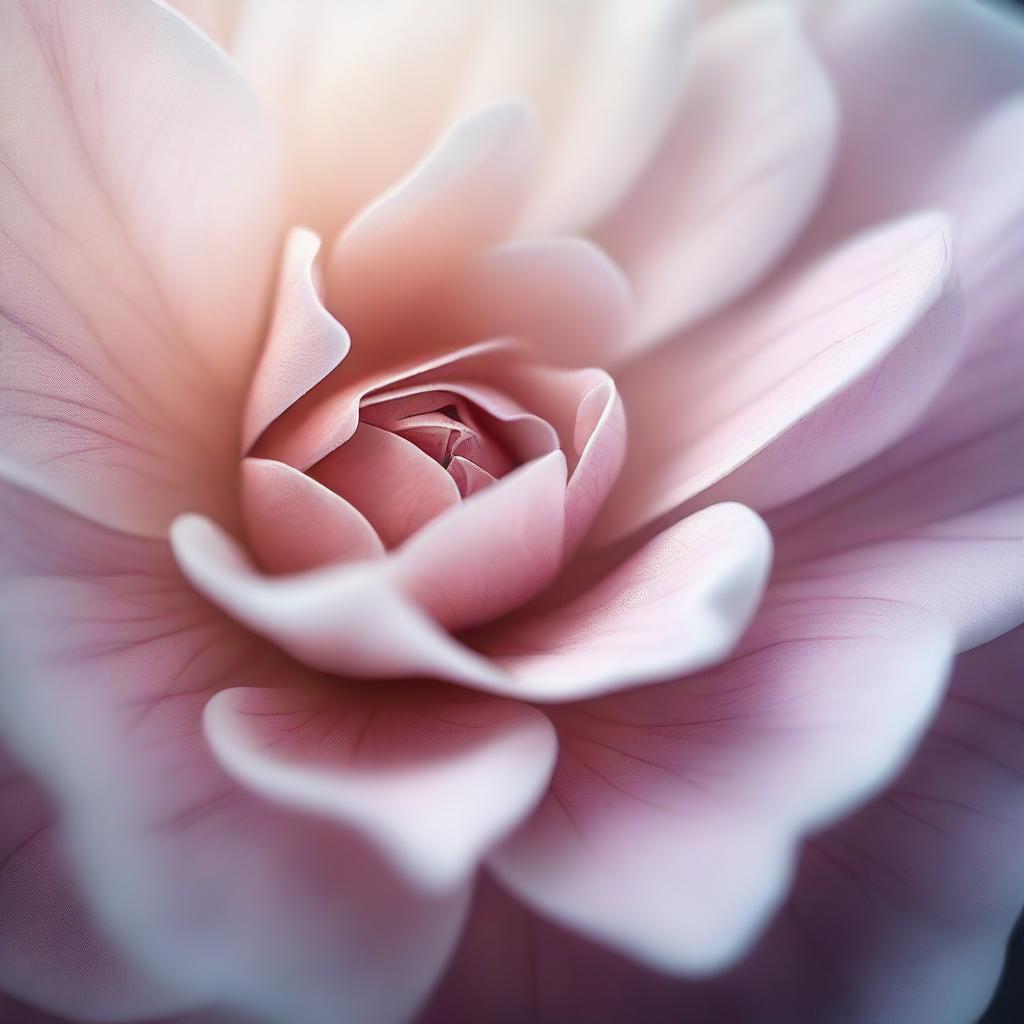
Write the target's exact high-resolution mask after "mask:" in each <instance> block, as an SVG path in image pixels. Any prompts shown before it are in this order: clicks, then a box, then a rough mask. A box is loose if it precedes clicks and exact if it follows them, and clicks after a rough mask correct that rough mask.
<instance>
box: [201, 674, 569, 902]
mask: <svg viewBox="0 0 1024 1024" xmlns="http://www.w3.org/2000/svg"><path fill="white" fill-rule="evenodd" d="M205 722H206V733H207V736H208V737H209V739H210V742H211V744H212V746H213V749H214V751H215V753H216V754H217V756H218V758H219V759H220V761H221V763H222V764H223V765H224V766H225V768H226V769H227V770H228V772H229V773H230V774H232V775H233V776H234V777H235V778H237V779H239V781H241V782H242V783H243V784H245V785H247V786H249V787H251V788H253V789H254V790H255V791H256V792H258V793H262V794H264V795H265V796H267V797H269V798H271V799H273V800H276V801H278V802H281V803H283V804H285V805H287V806H290V807H295V808H297V809H300V810H306V811H311V812H313V813H316V814H319V815H322V816H325V817H327V818H335V819H338V820H340V821H342V822H344V823H347V824H350V825H354V826H355V827H356V828H358V829H359V830H360V831H362V832H365V833H367V834H368V835H369V836H370V837H371V838H372V839H373V840H374V841H375V842H376V843H378V844H379V845H380V846H381V848H382V849H383V851H384V852H385V853H386V855H387V856H388V857H389V858H390V859H391V860H392V862H393V863H394V864H395V865H396V867H398V868H399V869H400V870H401V871H402V872H403V873H404V874H405V875H407V876H409V877H410V878H411V879H412V881H413V882H414V883H415V884H416V885H417V886H418V887H421V888H424V889H427V890H432V891H437V890H441V891H443V890H445V889H450V888H452V887H453V886H457V885H460V884H462V883H464V882H465V881H466V879H467V877H469V876H470V875H471V874H472V872H473V870H474V868H475V867H476V864H477V861H478V860H479V857H480V855H481V854H482V853H483V852H484V851H485V850H486V849H487V848H488V847H489V846H490V845H492V844H493V843H494V842H495V841H496V840H497V839H499V838H501V837H502V836H503V835H504V834H505V833H506V832H507V831H508V830H509V829H510V828H511V827H512V826H513V825H514V824H516V823H518V821H519V820H520V819H521V818H522V816H523V815H524V814H525V813H526V812H527V811H528V810H529V809H530V808H532V806H533V804H534V803H535V802H536V800H537V798H538V797H539V796H540V795H541V793H542V791H543V789H544V787H545V786H546V784H547V782H548V779H549V778H550V776H551V769H552V768H553V767H554V762H555V755H556V747H555V734H554V730H553V728H552V726H551V723H550V722H549V721H548V720H547V718H545V717H544V715H542V714H541V713H540V712H539V711H536V710H534V709H532V708H529V707H527V706H526V705H525V704H514V703H512V702H510V701H497V700H479V699H475V698H471V699H469V700H467V699H466V697H465V696H464V695H463V696H460V695H459V694H458V693H455V694H452V693H446V692H436V691H434V690H432V689H431V688H430V687H429V686H427V685H426V684H422V683H420V684H410V685H408V686H394V685H391V686H389V687H388V689H387V690H386V691H385V690H381V689H376V691H375V692H374V693H370V692H368V691H366V690H365V689H364V690H359V689H356V688H354V687H346V686H344V684H340V683H333V684H328V685H325V686H322V687H317V688H303V689H299V688H294V687H290V688H288V689H281V690H256V689H233V690H225V691H222V692H221V693H220V694H218V695H217V696H216V697H215V698H214V699H213V700H212V701H211V702H210V704H208V705H207V708H206V718H205Z"/></svg>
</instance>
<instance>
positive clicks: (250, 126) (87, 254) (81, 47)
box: [0, 0, 277, 534]
mask: <svg viewBox="0 0 1024 1024" xmlns="http://www.w3.org/2000/svg"><path fill="white" fill-rule="evenodd" d="M0 39H2V40H3V59H2V61H0V68H2V70H0V96H2V97H3V98H2V100H0V105H2V109H0V122H2V125H3V128H2V130H0V134H2V137H0V146H2V150H3V154H4V157H3V167H2V168H0V174H2V177H3V186H2V189H0V196H2V198H0V220H2V223H3V237H2V240H0V259H2V261H3V265H4V272H3V283H2V284H0V312H2V319H0V331H2V345H3V349H4V353H5V356H4V363H5V379H4V392H3V399H2V406H0V415H2V417H3V426H2V428H0V434H2V436H3V439H4V440H3V449H4V451H5V453H6V454H7V456H8V457H10V458H13V459H15V460H17V462H18V463H19V464H21V465H22V466H26V467H30V468H31V470H32V472H33V474H34V475H35V476H36V478H37V479H39V480H41V481H43V482H45V483H46V485H47V486H48V487H50V488H51V489H52V491H53V492H54V493H55V494H56V495H58V496H59V498H60V500H62V501H64V502H67V503H70V504H72V505H74V506H75V507H78V508H81V509H82V510H83V511H85V512H86V513H87V514H88V515H90V516H92V517H94V518H98V519H101V520H103V521H104V522H107V523H109V524H113V525H116V526H118V527H121V528H124V529H127V530H131V531H133V532H137V533H147V534H158V533H161V532H163V531H164V529H165V528H166V526H167V524H168V522H169V520H170V519H171V518H172V517H173V516H174V515H175V514H176V513H177V512H178V511H179V510H180V509H181V507H182V505H183V504H184V505H188V506H192V507H199V508H203V509H208V510H211V511H217V512H218V513H221V514H223V513H224V511H225V509H226V508H228V507H229V503H230V502H231V500H232V496H231V488H230V473H231V466H232V463H233V460H234V458H235V457H236V456H237V434H236V430H237V423H238V418H239V416H240V409H241V404H242V401H243V398H244V389H245V387H246V385H247V379H248V375H249V372H250V369H251V366H252V363H253V360H254V358H255V354H256V346H257V344H258V340H259V338H258V331H259V327H260V320H261V318H262V315H263V308H264V303H263V299H262V289H263V287H264V285H265V284H266V282H267V276H268V272H269V270H270V264H271V259H272V257H273V249H274V246H275V244H276V238H275V234H276V228H277V218H276V213H277V210H276V206H275V194H274V188H273V186H274V180H273V175H272V172H273V163H274V161H273V157H272V153H271V151H270V149H269V147H268V144H267V140H266V138H265V135H264V131H263V126H262V122H261V120H260V114H259V111H258V110H257V108H256V104H255V98H254V97H252V96H251V95H250V93H249V92H248V90H247V88H246V87H245V86H244V84H243V83H242V82H241V80H240V79H239V78H237V76H236V75H235V73H234V72H233V71H232V69H231V67H230V66H229V65H228V64H227V62H226V61H225V60H224V59H223V55H222V54H219V53H218V51H217V50H216V49H215V48H214V47H213V46H211V45H210V44H209V43H208V42H206V41H204V40H203V38H202V37H201V36H199V35H198V34H197V33H195V32H194V31H193V30H192V29H191V28H190V27H189V26H188V25H187V24H185V23H184V22H183V21H182V20H181V19H180V18H179V17H178V16H177V15H176V14H174V13H173V12H171V11H169V10H167V9H166V8H164V7H163V6H161V5H159V4H155V3H145V4H138V3H132V2H129V0H98V2H97V3H90V4H71V5H68V4H57V3H48V2H46V0H26V2H24V3H8V4H4V5H3V9H2V12H0Z"/></svg>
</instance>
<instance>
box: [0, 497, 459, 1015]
mask: <svg viewBox="0 0 1024 1024" xmlns="http://www.w3.org/2000/svg"><path fill="white" fill-rule="evenodd" d="M0 502H2V508H0V511H2V513H3V518H4V522H5V531H4V533H3V535H2V537H0V566H2V568H3V572H4V576H3V587H2V590H0V608H2V609H3V615H2V616H0V629H2V636H0V642H2V644H3V650H4V659H5V666H4V667H5V673H4V676H3V679H2V688H0V733H2V739H3V742H4V743H5V744H8V745H9V746H10V749H11V750H12V752H13V753H14V754H15V755H16V756H17V757H18V758H19V760H21V761H22V762H23V763H24V764H25V765H26V766H27V768H28V769H30V770H31V771H32V773H33V775H34V776H35V777H36V778H37V779H38V780H39V781H40V783H41V784H42V785H43V786H44V787H45V788H46V789H47V790H48V792H49V793H50V794H52V796H53V797H54V801H55V804H56V805H57V806H58V807H60V808H61V810H62V819H61V824H62V827H63V830H64V834H65V835H66V836H67V839H68V844H69V845H68V850H69V853H70V854H71V856H72V857H73V858H74V866H75V871H76V876H77V877H78V878H79V879H80V880H81V883H82V886H83V891H84V893H85V895H86V897H87V899H88V901H89V904H90V907H91V909H92V910H93V911H94V912H95V913H96V915H97V917H98V919H99V920H100V921H101V922H102V924H103V927H104V928H106V929H109V930H110V932H111V934H112V935H114V936H115V937H116V938H117V940H118V941H119V943H121V944H123V946H124V947H125V948H126V949H129V950H130V951H131V955H132V957H137V958H138V960H139V962H140V963H141V964H143V965H144V967H145V968H146V969H147V970H150V971H152V972H153V975H154V977H155V978H157V979H158V980H160V981H164V982H166V983H167V984H168V985H169V986H170V987H171V989H172V991H174V992H175V994H176V996H178V997H180V998H181V1000H182V1001H188V1002H191V1003H193V1004H206V1005H209V1004H223V1005H225V1006H227V1007H231V1008H234V1009H237V1010H239V1011H242V1012H244V1013H249V1014H251V1015H254V1016H259V1017H261V1018H262V1019H266V1020H269V1021H274V1022H275V1024H292V1022H294V1021H295V1019H296V1018H297V1017H298V1018H300V1019H302V1020H303V1021H309V1022H311V1024H335V1022H336V1021H337V1019H338V1014H339V1013H342V1014H343V1015H344V1016H345V1019H346V1020H352V1021H356V1022H365V1024H377V1022H379V1021H394V1022H396V1024H397V1022H399V1021H401V1020H404V1019H406V1018H407V1017H408V1016H409V1014H410V1013H411V1012H412V1010H413V1008H414V1007H415V1005H416V1003H417V1002H418V1001H419V1000H420V999H422V998H423V995H424V993H425V992H426V991H427V989H428V988H429V986H430V985H431V984H432V983H433V981H434V979H435V978H436V976H437V973H438V971H439V970H440V969H441V967H442V965H443V963H444V962H445V960H446V958H447V954H448V950H449V948H450V947H451V944H452V943H453V942H454V941H455V939H456V937H457V934H458V931H459V927H460V924H461V919H462V914H463V910H464V904H465V898H466V897H465V894H464V893H462V894H460V893H455V894H452V895H451V896H449V897H447V898H445V899H439V898H427V897H424V896H422V895H419V894H416V893H414V892H412V891H411V890H409V889H408V888H407V887H406V886H405V885H404V884H403V883H402V882H400V881H399V880H398V879H397V878H396V877H394V876H393V875H392V873H391V872H390V871H389V870H388V869H387V868H386V867H385V865H384V864H383V863H382V862H381V861H380V858H379V856H378V855H377V854H376V853H374V852H373V851H371V850H370V849H368V848H367V847H366V845H365V844H364V843H363V841H362V840H360V839H359V838H358V837H357V836H356V835H354V834H352V833H350V832H347V831H344V830H342V829H340V828H339V827H337V826H328V825H326V824H324V823H320V822H316V821H313V820H310V819H306V818H301V817H297V816H295V815H291V814H288V813H286V812H284V811H277V810H274V809H273V808H271V807H269V806H268V805H267V804H266V803H265V802H264V801H262V800H260V799H258V798H255V797H253V796H251V795H249V794H248V793H246V792H245V791H244V789H240V788H239V787H238V786H237V785H236V784H235V783H233V782H232V781H231V779H229V778H228V777H227V776H225V775H224V773H223V771H222V770H221V769H220V768H219V767H218V765H217V763H216V762H215V760H214V759H213V757H212V756H211V754H210V752H209V750H208V747H207V744H206V742H205V740H204V738H203V735H202V726H201V715H202V710H203V707H204V705H205V704H206V702H207V701H208V700H209V698H210V697H211V696H212V695H213V694H215V693H216V692H218V691H219V690H221V689H223V688H225V687H226V686H230V685H232V684H233V683H235V682H244V683H245V684H246V685H255V686H261V685H293V684H301V683H302V682H303V680H304V678H305V676H304V673H303V670H302V669H301V668H299V667H298V666H295V665H294V664H291V663H288V662H287V661H285V660H284V659H281V658H280V657H279V656H277V655H276V654H275V653H274V652H273V651H270V650H268V649H266V648H265V647H264V646H262V645H261V644H259V643H258V642H257V641H256V640H254V638H253V637H252V636H249V635H247V634H245V633H243V632H241V631H239V630H237V629H236V628H235V627H234V626H233V625H232V624H231V623H230V622H228V621H227V620H225V619H224V618H223V617H222V616H220V615H218V614H217V613H216V612H215V611H213V610H212V609H211V608H210V607H209V606H208V605H206V604H205V603H204V602H202V601H200V600H198V599H197V597H196V596H195V595H193V594H192V593H190V592H189V590H188V589H187V588H186V587H184V586H183V585H182V580H181V577H180V575H179V573H178V572H177V571H176V569H175V566H174V564H173V562H172V561H171V559H170V557H169V554H170V553H169V551H168V550H167V546H166V544H165V543H163V542H158V541H150V540H145V539H143V538H130V537H126V536H125V535H123V534H119V533H115V532H112V531H109V530H106V529H105V528H102V527H100V526H97V525H94V524H91V523H89V522H87V521H85V520H82V519H76V518H75V517H73V516H70V515H68V514H67V513H66V512H63V511H62V510H60V509H59V508H57V507H56V506H53V505H52V504H49V503H47V502H45V501H43V500H41V499H39V498H37V497H34V496H32V495H31V494H30V493H29V492H26V491H25V490H24V488H21V487H19V486H17V485H16V484H13V485H12V484H10V483H4V484H3V485H0ZM268 921H272V922H273V923H274V926H273V927H272V928H268V927H267V922H268ZM382 949H386V950H387V956H383V955H382V953H381V950H382ZM395 971H397V977H392V976H391V975H392V972H395Z"/></svg>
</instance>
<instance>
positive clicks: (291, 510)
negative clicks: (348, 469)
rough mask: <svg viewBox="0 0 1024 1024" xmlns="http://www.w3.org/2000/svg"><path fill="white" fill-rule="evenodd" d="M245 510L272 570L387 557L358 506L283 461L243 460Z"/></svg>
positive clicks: (252, 538) (257, 548)
mask: <svg viewBox="0 0 1024 1024" xmlns="http://www.w3.org/2000/svg"><path fill="white" fill-rule="evenodd" d="M242 513H243V516H244V519H245V531H246V536H247V538H248V540H249V543H250V544H251V545H252V549H253V551H254V553H255V554H256V557H257V558H258V559H259V561H260V563H261V564H262V565H263V566H264V568H266V569H267V570H268V571H269V572H303V571H304V570H306V569H315V568H318V567H319V566H321V565H329V564H331V563H332V562H351V561H356V560H358V559H372V558H383V557H384V545H383V544H382V543H381V539H380V537H378V536H377V533H376V531H375V530H374V528H373V527H372V526H371V525H370V524H369V523H368V522H367V521H366V519H365V518H363V516H362V515H361V514H360V513H359V511H358V510H357V509H356V508H355V507H354V506H353V505H350V504H349V503H348V502H347V501H345V499H344V498H340V497H338V495H337V494H335V493H333V492H332V491H329V490H328V489H327V488H326V487H324V486H323V485H322V484H319V483H317V482H316V480H314V479H313V478H312V477H308V476H306V474H305V473H300V472H299V471H298V470H297V469H292V467H291V466H286V465H285V464H284V463H283V462H272V461H270V460H267V459H244V460H243V462H242Z"/></svg>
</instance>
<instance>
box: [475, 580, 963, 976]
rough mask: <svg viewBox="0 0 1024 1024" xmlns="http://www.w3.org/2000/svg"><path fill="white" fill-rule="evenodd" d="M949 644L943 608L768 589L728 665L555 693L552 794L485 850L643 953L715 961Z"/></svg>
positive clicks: (864, 779)
mask: <svg viewBox="0 0 1024 1024" xmlns="http://www.w3.org/2000/svg"><path fill="white" fill-rule="evenodd" d="M949 660H950V644H949V639H948V636H946V634H944V632H943V631H942V630H941V628H939V627H938V625H937V624H935V623H934V622H930V621H929V620H927V619H925V618H924V617H923V616H920V615H918V616H914V615H909V614H908V615H894V613H893V611H892V608H891V606H889V605H888V604H886V603H885V602H875V603H874V604H872V603H870V602H868V601H863V602H859V603H852V602H850V603H844V602H841V601H833V602H828V601H826V600H824V599H820V598H814V599H810V600H804V601H799V600H798V599H796V598H794V599H792V600H790V601H789V602H788V603H784V602H782V601H773V599H772V598H771V596H769V598H768V606H767V608H766V610H765V612H763V613H762V615H761V616H760V617H759V619H758V620H757V621H756V623H755V626H754V627H753V631H752V633H751V634H750V635H749V637H748V639H747V640H746V641H745V643H744V646H743V648H742V649H741V652H740V654H739V655H738V656H737V658H736V659H735V660H733V661H732V662H730V663H728V664H727V665H726V666H724V667H723V668H721V669H719V670H717V671H715V672H712V673H709V674H708V675H706V676H704V677H692V678H690V679H687V680H683V681H680V682H679V683H671V684H666V685H664V686H662V687H657V688H650V689H646V690H638V691H635V692H632V693H628V694H620V695H615V696H612V697H608V698H605V699H604V700H602V701H599V702H593V703H585V704H580V705H574V706H572V707H566V708H565V709H560V710H559V711H558V713H557V714H555V715H554V720H555V724H556V726H557V727H558V729H559V734H560V737H561V739H562V753H561V756H560V758H559V764H558V767H557V769H556V772H555V777H554V779H553V781H552V787H551V794H550V796H549V797H548V799H547V800H546V801H545V802H544V803H543V804H542V805H541V807H540V808H539V809H538V811H537V812H536V813H535V814H534V816H533V817H532V818H531V819H530V821H529V822H528V823H527V824H526V825H524V826H523V828H522V829H521V830H520V831H519V832H518V833H516V834H515V835H514V836H513V837H512V838H511V839H510V840H509V841H508V842H507V843H506V844H505V845H504V846H502V847H501V848H499V849H498V850H497V851H496V852H495V854H493V855H492V858H491V863H492V866H493V867H494V868H495V869H496V871H497V872H498V875H499V877H500V878H501V879H502V880H503V881H504V882H505V884H507V885H509V886H511V887H512V889H513V891H515V892H516V893H517V894H518V895H519V896H520V897H521V898H523V899H524V900H526V901H527V902H528V903H530V904H531V905H532V906H534V907H535V908H537V909H538V910H540V911H541V912H542V913H544V914H545V915H546V916H549V917H552V918H553V919H555V920H557V921H560V922H562V923H564V924H568V925H571V926H572V927H573V928H575V929H578V930H580V931H582V932H584V933H585V934H588V935H589V936H591V937H593V938H595V939H598V940H600V941H601V942H604V943H607V944H608V945H611V946H612V947H614V948H617V949H619V950H621V951H623V952H625V953H628V954H629V955H630V956H632V957H634V958H636V959H638V960H640V961H641V962H643V963H646V964H648V965H650V966H653V967H657V968H659V969H661V970H665V971H672V972H684V973H693V972H704V971H709V970H718V969H721V968H722V967H723V966H724V965H726V964H727V963H729V962H730V961H732V960H734V959H735V958H736V957H738V956H739V955H740V954H741V953H742V952H744V951H745V949H746V948H747V946H748V945H749V943H750V942H752V940H753V939H754V937H755V935H756V933H757V931H758V929H759V928H760V927H762V926H763V925H764V923H765V922H766V920H767V918H768V916H769V914H770V913H771V912H772V911H773V910H774V909H775V908H776V907H777V905H778V903H779V901H780V900H781V899H782V897H783V896H784V895H785V892H786V888H787V886H788V883H789V879H790V872H791V870H792V860H793V856H794V846H795V843H796V840H797V839H798V838H799V836H800V834H801V833H802V832H803V831H805V830H806V829H808V828H810V827H812V826H814V825H818V824H819V823H821V822H822V821H824V820H826V819H829V818H831V817H833V816H836V815H838V814H840V813H843V812H844V811H846V810H847V809H848V808H849V807H850V806H851V804H852V803H853V802H855V801H857V800H859V799H862V798H863V797H864V796H866V795H867V794H868V793H870V792H872V791H873V790H874V789H876V788H877V787H878V786H879V785H881V784H882V783H883V782H885V781H886V780H887V778H888V777H889V775H890V774H891V773H892V772H893V771H894V770H895V769H896V768H897V767H898V766H899V765H900V763H901V761H902V759H903V758H904V757H905V756H906V753H907V751H908V749H909V747H910V745H911V744H912V743H913V741H914V740H915V739H916V738H917V736H918V735H919V733H920V730H921V729H922V727H923V725H924V723H925V721H926V720H927V717H928V715H929V713H930V712H931V711H932V709H933V708H934V706H935V702H936V700H937V697H938V695H939V692H940V690H941V687H942V684H943V682H944V681H945V675H946V670H947V668H948V664H949ZM880 705H883V706H884V707H885V713H884V714H880V713H879V710H878V709H879V707H880Z"/></svg>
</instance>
